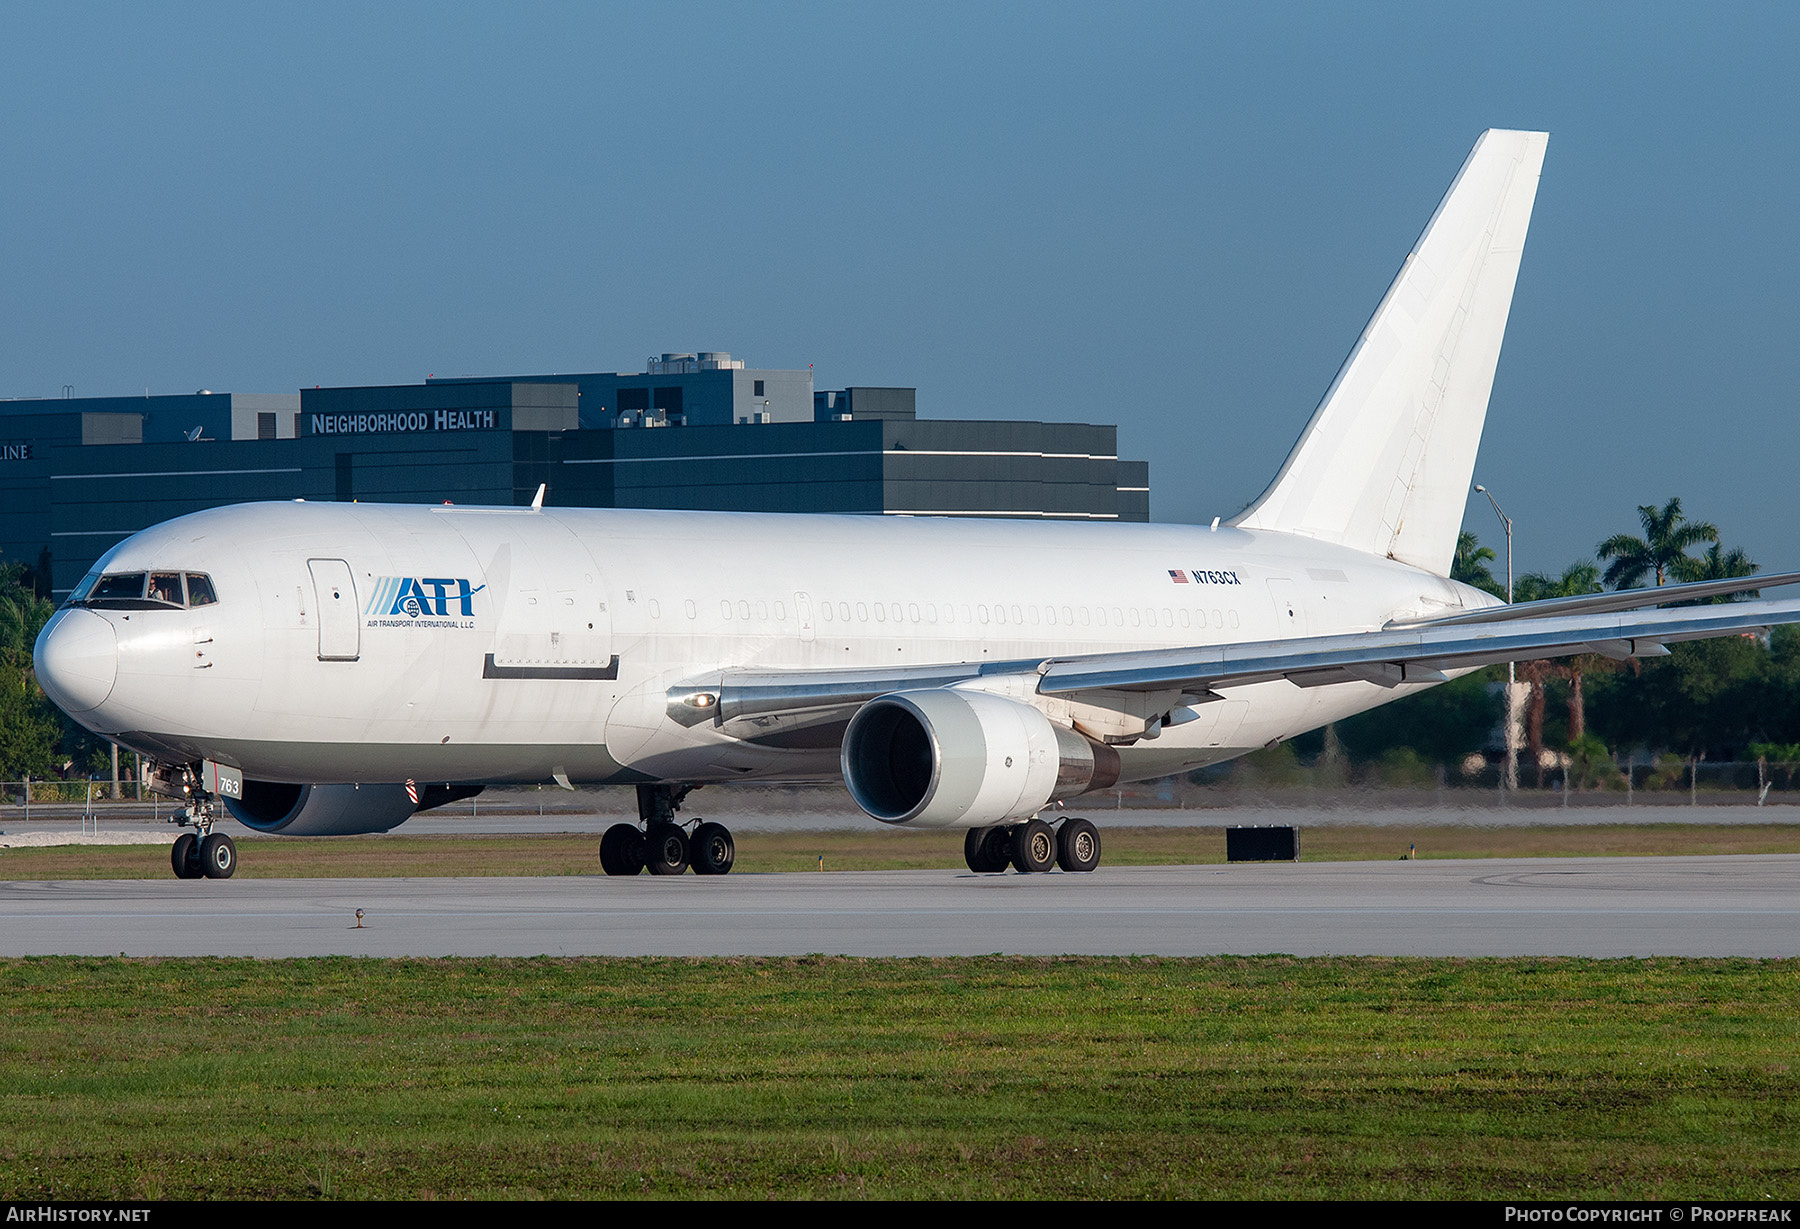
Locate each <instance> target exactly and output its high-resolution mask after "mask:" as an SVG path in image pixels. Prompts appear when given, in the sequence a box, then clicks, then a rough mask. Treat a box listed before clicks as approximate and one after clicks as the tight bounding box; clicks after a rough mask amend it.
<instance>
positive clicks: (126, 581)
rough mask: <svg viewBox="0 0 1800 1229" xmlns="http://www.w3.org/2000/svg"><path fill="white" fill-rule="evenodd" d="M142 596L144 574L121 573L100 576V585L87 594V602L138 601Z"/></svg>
mask: <svg viewBox="0 0 1800 1229" xmlns="http://www.w3.org/2000/svg"><path fill="white" fill-rule="evenodd" d="M143 596H144V574H143V573H142V572H121V573H118V574H117V575H113V576H102V577H101V578H100V583H99V584H97V585H95V586H94V590H93V592H92V593H89V594H88V596H87V600H88V601H89V602H90V603H99V602H123V601H138V600H141V599H142V598H143Z"/></svg>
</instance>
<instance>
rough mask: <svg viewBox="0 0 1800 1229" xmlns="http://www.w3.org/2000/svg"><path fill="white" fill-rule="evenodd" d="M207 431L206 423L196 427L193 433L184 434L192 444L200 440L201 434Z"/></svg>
mask: <svg viewBox="0 0 1800 1229" xmlns="http://www.w3.org/2000/svg"><path fill="white" fill-rule="evenodd" d="M205 429H206V425H205V424H204V423H202V424H201V425H200V426H198V427H195V428H194V429H193V430H192V431H186V432H183V434H184V435H186V436H187V440H188V443H190V444H192V443H194V442H195V441H196V440H198V439H199V438H200V433H201V432H202V431H204V430H205Z"/></svg>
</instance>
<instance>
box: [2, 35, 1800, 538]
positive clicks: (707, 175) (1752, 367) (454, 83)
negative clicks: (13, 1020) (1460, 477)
mask: <svg viewBox="0 0 1800 1229" xmlns="http://www.w3.org/2000/svg"><path fill="white" fill-rule="evenodd" d="M1797 34H1800V9H1797V8H1795V7H1793V6H1778V5H1750V6H1730V5H1725V6H1718V5H1714V6H1707V7H1705V8H1704V9H1702V8H1699V7H1693V6H1689V7H1678V6H1673V5H1668V6H1661V5H1635V6H1618V5H1610V6H1583V5H1566V4H1559V5H1545V6H1535V5H1527V4H1507V5H1497V6H1491V7H1481V6H1473V5H1468V6H1465V5H1441V4H1432V5H1380V4H1374V5H1364V4H1358V5H1350V4H1343V5H1324V4H1322V5H1305V6H1298V5H1296V6H1284V5H1275V4H1259V5H1256V6H1253V7H1251V6H1246V7H1241V8H1239V7H1214V6H1208V5H1202V4H1175V5H1165V4H1124V5H1115V4H1107V5H1099V4H1094V5H1055V4H1030V5H1011V4H993V5H967V4H965V5H931V4H907V5H894V6H872V5H851V4H841V5H783V4H761V5H681V4H657V5H653V6H652V5H644V6H610V5H599V4H572V5H554V4H541V5H508V6H491V7H490V6H459V5H445V4H430V5H381V6H366V5H330V4H315V5H307V6H259V5H183V4H170V5H163V6H155V7H151V6H123V5H116V6H115V5H84V6H75V5H36V6H20V5H13V6H8V7H7V8H6V9H4V10H3V11H0V57H4V59H3V67H0V115H4V116H5V117H6V120H5V122H4V124H0V160H3V161H0V165H3V166H4V168H5V171H6V185H7V187H6V191H5V192H4V194H0V236H4V239H3V242H0V326H3V328H4V343H3V345H0V396H46V395H48V396H55V395H59V394H60V392H61V389H62V386H63V385H64V384H73V385H74V386H75V391H76V393H77V395H81V396H98V395H107V394H120V393H133V392H142V391H143V390H144V389H145V388H146V387H148V388H149V389H150V390H151V391H152V392H191V391H193V390H194V389H196V388H201V387H206V388H212V389H216V390H232V391H239V392H279V391H288V390H292V389H295V388H298V387H300V386H302V385H306V386H310V385H313V384H327V385H330V384H360V383H390V382H391V383H400V382H409V381H416V380H419V379H422V378H423V377H424V376H425V375H426V374H427V373H436V374H439V375H443V374H454V373H484V374H500V373H507V372H527V371H575V370H639V369H641V364H642V362H643V359H644V357H645V356H647V355H649V354H652V353H658V352H661V351H664V350H695V349H724V350H730V351H732V352H733V353H734V354H735V355H737V356H739V357H742V358H745V359H747V360H748V361H749V362H750V363H751V364H752V365H753V366H764V367H804V366H806V365H807V364H809V363H810V364H814V366H815V372H816V378H817V381H818V384H819V386H820V387H841V386H842V385H844V384H907V385H915V386H917V387H918V389H919V405H920V410H921V412H922V413H924V414H927V415H929V416H934V417H999V418H1047V419H1072V420H1085V421H1096V422H1116V423H1117V424H1119V439H1120V450H1121V452H1122V453H1123V454H1124V455H1126V456H1132V457H1141V458H1147V459H1149V460H1150V461H1151V466H1152V469H1151V485H1152V507H1153V513H1154V515H1155V516H1156V517H1157V519H1160V520H1187V521H1203V520H1208V519H1210V518H1211V517H1212V516H1213V515H1215V514H1224V515H1230V514H1231V513H1232V512H1234V511H1236V510H1237V509H1238V508H1240V507H1242V506H1243V505H1244V504H1245V503H1246V502H1247V501H1249V500H1250V499H1252V498H1253V497H1254V496H1255V495H1256V494H1257V493H1258V492H1259V491H1260V490H1261V489H1262V487H1263V486H1264V485H1265V484H1266V482H1267V481H1268V479H1269V478H1270V477H1271V476H1272V475H1273V474H1274V472H1275V470H1276V469H1277V467H1278V466H1279V465H1280V462H1281V459H1282V457H1283V456H1284V455H1285V454H1286V451H1287V449H1288V447H1289V446H1290V445H1291V443H1292V442H1293V439H1294V437H1295V436H1296V435H1297V434H1298V432H1299V430H1300V428H1301V426H1302V425H1303V424H1304V422H1305V421H1306V418H1307V416H1308V415H1309V414H1310V412H1311V410H1312V408H1313V406H1314V404H1315V403H1316V401H1317V399H1318V397H1319V395H1320V394H1321V393H1322V392H1323V391H1324V389H1325V387H1326V386H1327V385H1328V384H1329V382H1330V380H1331V377H1332V374H1333V373H1334V371H1335V370H1336V368H1337V365H1338V363H1339V362H1340V361H1341V360H1342V358H1343V356H1344V354H1345V353H1346V352H1347V350H1348V349H1349V347H1350V345H1351V343H1352V342H1353V341H1354V340H1355V338H1356V335H1357V334H1358V332H1359V331H1360V330H1361V328H1362V325H1363V323H1364V322H1365V320H1366V319H1367V317H1368V314H1369V312H1370V311H1371V310H1372V309H1373V307H1374V306H1375V303H1376V302H1377V300H1378V299H1379V297H1380V295H1381V293H1382V291H1383V290H1384V289H1385V287H1386V285H1387V282H1388V280H1389V279H1390V278H1391V276H1392V275H1393V273H1394V271H1395V269H1396V268H1397V267H1398V265H1399V263H1400V261H1401V259H1402V257H1403V256H1404V255H1405V253H1406V251H1407V249H1408V247H1409V246H1410V244H1411V242H1412V240H1413V239H1414V237H1415V236H1416V235H1417V233H1418V231H1419V229H1420V228H1421V227H1422V225H1423V224H1424V222H1425V220H1426V219H1427V218H1428V217H1429V215H1430V212H1431V210H1432V208H1433V207H1434V205H1435V204H1436V202H1437V200H1438V198H1439V196H1440V195H1441V194H1442V192H1443V191H1444V189H1445V187H1446V186H1447V185H1448V184H1449V181H1450V179H1451V177H1452V175H1453V174H1454V173H1455V171H1456V169H1457V167H1458V166H1459V165H1460V163H1461V161H1462V159H1463V157H1464V156H1465V154H1466V153H1467V152H1468V149H1469V147H1470V145H1471V144H1472V143H1473V141H1474V139H1475V137H1476V135H1477V134H1478V133H1479V132H1480V131H1481V130H1482V129H1483V128H1487V127H1516V128H1524V127H1529V128H1543V129H1547V130H1549V131H1550V133H1551V134H1552V135H1551V141H1550V148H1549V155H1548V158H1547V160H1546V163H1545V170H1544V179H1543V182H1542V186H1541V188H1540V191H1539V195H1538V205H1537V211H1536V214H1535V215H1534V218H1533V223H1532V233H1531V238H1530V241H1529V243H1528V244H1527V247H1526V252H1525V260H1524V266H1523V269H1522V271H1521V274H1520V279H1519V288H1518V294H1517V297H1516V299H1515V303H1514V310H1513V316H1512V323H1511V327H1510V329H1509V333H1508V338H1507V344H1506V349H1505V352H1504V353H1503V355H1502V358H1501V365H1500V373H1499V379H1498V381H1497V383H1496V386H1495V390H1494V400H1493V404H1492V408H1491V411H1490V415H1489V420H1488V432H1487V436H1486V439H1485V442H1484V446H1483V450H1482V456H1481V462H1480V464H1479V466H1478V470H1477V480H1478V481H1482V482H1484V483H1486V484H1487V485H1489V486H1490V487H1492V488H1493V489H1494V491H1495V492H1496V494H1498V495H1499V496H1500V498H1501V501H1502V502H1503V504H1504V505H1505V506H1506V508H1507V511H1508V512H1509V513H1511V514H1512V516H1513V517H1514V519H1515V521H1516V522H1517V524H1518V530H1517V532H1518V539H1517V541H1518V550H1519V561H1520V570H1521V571H1523V570H1529V569H1540V570H1560V569H1561V568H1562V567H1563V565H1565V564H1566V563H1568V562H1570V561H1572V560H1574V559H1576V558H1579V557H1583V556H1585V555H1587V554H1588V553H1589V552H1591V550H1592V548H1593V545H1594V544H1595V543H1596V542H1598V541H1599V540H1600V539H1601V538H1603V537H1606V536H1609V535H1610V534H1613V533H1615V532H1618V531H1620V530H1627V529H1629V530H1635V528H1636V514H1635V511H1634V509H1635V507H1636V505H1638V504H1640V503H1648V502H1652V501H1654V502H1657V503H1661V502H1662V501H1664V500H1666V499H1667V498H1669V497H1670V496H1671V495H1679V496H1681V497H1682V499H1683V502H1684V505H1685V506H1686V508H1687V509H1688V510H1689V512H1690V513H1691V514H1693V515H1694V516H1696V517H1700V518H1704V519H1709V520H1712V521H1714V522H1716V523H1717V524H1718V525H1719V526H1720V527H1721V529H1722V530H1723V531H1724V533H1725V536H1726V539H1727V541H1728V542H1730V543H1731V544H1733V545H1742V546H1744V547H1746V548H1747V549H1748V550H1749V551H1750V553H1751V554H1752V556H1753V557H1754V558H1756V559H1757V560H1758V561H1759V562H1761V563H1762V564H1763V565H1764V567H1765V569H1775V568H1791V567H1800V549H1797V548H1795V547H1793V546H1791V545H1790V544H1789V541H1788V538H1789V533H1788V527H1789V525H1790V523H1791V521H1792V518H1793V512H1794V509H1795V504H1796V502H1797V501H1796V496H1795V495H1794V483H1793V481H1792V472H1793V464H1792V455H1793V453H1794V451H1795V444H1796V443H1797V442H1800V439H1797V437H1800V428H1797V427H1796V415H1795V409H1794V392H1795V389H1796V387H1797V385H1800V371H1797V370H1796V368H1797V366H1800V359H1797V354H1800V347H1797V346H1796V345H1795V343H1794V337H1793V335H1794V332H1795V325H1796V321H1797V319H1800V313H1797V312H1796V309H1795V298H1796V295H1797V294H1800V291H1797V290H1796V287H1800V245H1797V243H1796V239H1795V235H1794V230H1795V227H1794V220H1795V217H1796V202H1800V156H1797V154H1796V140H1795V135H1796V131H1797V129H1800V125H1797V123H1796V121H1797V120H1800V114H1797V110H1800V108H1797V106H1796V102H1795V97H1794V91H1793V67H1792V60H1793V56H1794V54H1795V51H1796V48H1797V47H1800V39H1797V38H1796V35H1797ZM1468 525H1469V527H1470V528H1473V529H1475V530H1477V532H1479V533H1481V535H1482V537H1483V538H1484V539H1494V544H1495V545H1498V526H1497V522H1495V521H1494V519H1493V516H1492V513H1491V511H1489V510H1488V509H1487V507H1486V504H1485V502H1483V503H1481V504H1480V505H1476V504H1471V506H1470V511H1469V517H1468Z"/></svg>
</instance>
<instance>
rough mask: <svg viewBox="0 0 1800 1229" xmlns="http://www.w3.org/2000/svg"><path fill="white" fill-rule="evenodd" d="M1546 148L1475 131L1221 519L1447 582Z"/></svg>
mask: <svg viewBox="0 0 1800 1229" xmlns="http://www.w3.org/2000/svg"><path fill="white" fill-rule="evenodd" d="M1548 140H1549V137H1548V134H1546V133H1542V132H1506V131H1501V130H1499V129H1492V130H1490V131H1488V132H1484V133H1482V135H1481V139H1480V140H1478V141H1476V142H1475V148H1474V150H1473V151H1471V152H1470V154H1469V158H1468V161H1466V162H1464V163H1463V167H1462V170H1461V171H1459V172H1458V173H1457V176H1456V181H1455V182H1454V183H1452V184H1451V185H1450V191H1449V192H1448V193H1446V194H1445V196H1444V199H1443V201H1442V202H1441V203H1440V204H1439V205H1438V208H1437V212H1436V213H1435V214H1433V215H1432V218H1431V221H1430V222H1429V223H1427V224H1426V227H1425V233H1424V234H1422V235H1420V236H1419V241H1418V242H1417V243H1416V244H1414V245H1413V250H1412V254H1411V255H1409V256H1408V257H1407V258H1406V263H1405V264H1404V265H1403V266H1401V269H1400V273H1399V276H1397V277H1396V278H1395V279H1394V284H1393V285H1392V286H1389V287H1388V292H1387V295H1386V297H1384V298H1383V299H1382V300H1381V306H1380V307H1378V308H1376V309H1375V315H1374V317H1373V318H1372V319H1371V320H1370V321H1369V324H1368V327H1367V328H1365V329H1363V333H1362V337H1361V338H1359V339H1358V340H1357V343H1356V348H1355V349H1353V350H1352V351H1351V352H1350V357H1349V358H1347V359H1345V360H1344V365H1343V367H1342V368H1341V369H1339V371H1338V374H1337V379H1335V380H1333V381H1332V383H1331V388H1330V389H1329V390H1327V391H1326V393H1325V399H1324V400H1323V401H1321V402H1320V403H1319V408H1318V409H1317V410H1315V411H1314V412H1313V416H1312V420H1311V421H1310V422H1308V423H1307V424H1306V430H1305V431H1303V432H1301V434H1300V440H1299V442H1298V443H1297V444H1295V445H1294V450H1293V452H1292V453H1290V454H1289V455H1288V459H1287V461H1286V462H1285V463H1284V464H1283V465H1282V467H1281V472H1280V473H1279V474H1277V475H1276V476H1275V481H1274V482H1273V483H1272V484H1270V486H1269V489H1268V490H1266V491H1264V492H1263V494H1262V496H1261V498H1259V499H1258V500H1257V501H1256V502H1255V503H1254V504H1252V505H1250V507H1249V508H1248V509H1246V510H1245V511H1244V512H1242V513H1241V514H1239V515H1238V516H1237V517H1236V519H1235V520H1234V521H1233V522H1232V523H1233V524H1235V525H1239V526H1242V527H1243V528H1246V529H1275V530H1282V531H1285V532H1288V533H1301V534H1306V535H1308V536H1311V537H1315V538H1323V539H1325V540H1328V541H1332V542H1340V543H1342V544H1343V545H1345V546H1351V547H1355V548H1356V549H1357V550H1364V551H1368V552H1370V553H1371V554H1376V555H1385V556H1387V557H1389V558H1391V559H1398V560H1400V561H1401V562H1403V563H1410V564H1413V565H1414V566H1416V567H1421V568H1425V569H1427V570H1429V571H1432V572H1435V573H1437V574H1438V575H1439V576H1447V575H1449V573H1450V561H1451V559H1452V557H1453V556H1454V555H1455V552H1456V536H1457V533H1458V531H1459V530H1460V529H1461V527H1462V515H1463V504H1464V502H1465V500H1466V499H1467V497H1468V491H1469V482H1470V480H1471V478H1472V477H1473V476H1474V472H1475V452H1476V449H1477V448H1478V447H1479V446H1480V444H1481V427H1482V423H1483V422H1484V421H1485V420H1486V418H1487V405H1488V393H1489V391H1490V390H1492V388H1493V386H1494V367H1495V364H1496V363H1498V362H1499V359H1500V341H1501V338H1502V337H1503V336H1504V335H1505V333H1506V316H1507V313H1508V311H1509V310H1510V309H1511V307H1512V294H1513V282H1514V281H1515V280H1516V279H1517V277H1518V275H1519V256H1520V253H1521V252H1522V251H1523V249H1524V246H1525V230H1526V227H1527V225H1528V224H1529V223H1530V221H1531V206H1532V202H1533V201H1534V200H1535V199H1536V197H1537V184H1538V174H1539V171H1540V170H1541V169H1542V167H1543V164H1544V146H1545V144H1546V142H1547V141H1548Z"/></svg>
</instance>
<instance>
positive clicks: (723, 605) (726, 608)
mask: <svg viewBox="0 0 1800 1229" xmlns="http://www.w3.org/2000/svg"><path fill="white" fill-rule="evenodd" d="M719 617H720V618H722V619H724V620H725V621H726V622H730V621H731V603H730V602H728V601H721V602H720V603H719Z"/></svg>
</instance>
